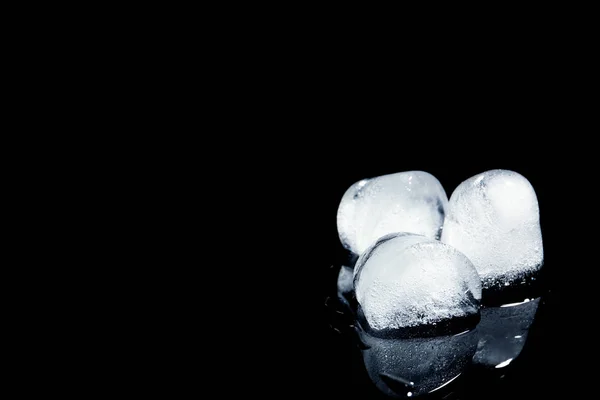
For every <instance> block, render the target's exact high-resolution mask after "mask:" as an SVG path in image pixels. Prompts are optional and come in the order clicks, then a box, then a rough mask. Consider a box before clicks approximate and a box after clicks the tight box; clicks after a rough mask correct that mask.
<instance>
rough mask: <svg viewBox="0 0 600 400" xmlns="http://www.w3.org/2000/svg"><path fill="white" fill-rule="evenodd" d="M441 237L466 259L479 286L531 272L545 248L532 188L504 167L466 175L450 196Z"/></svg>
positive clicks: (512, 279)
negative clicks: (477, 277) (466, 177)
mask: <svg viewBox="0 0 600 400" xmlns="http://www.w3.org/2000/svg"><path fill="white" fill-rule="evenodd" d="M441 240H442V242H444V243H447V244H449V245H451V246H453V247H455V248H457V249H458V250H460V251H461V252H463V253H464V254H465V255H466V256H467V257H469V259H470V260H471V261H472V262H473V265H475V268H477V272H479V275H480V276H481V279H482V282H483V287H484V288H488V287H490V286H492V285H494V284H500V285H503V284H510V283H511V282H512V281H514V280H515V279H518V278H520V277H522V276H523V275H526V274H528V273H531V272H534V271H536V270H537V269H539V268H540V267H541V264H542V261H543V258H544V250H543V246H542V234H541V230H540V218H539V206H538V201H537V197H536V195H535V191H534V190H533V187H532V186H531V184H530V183H529V181H528V180H527V179H525V178H524V177H523V176H521V175H520V174H518V173H516V172H513V171H508V170H491V171H487V172H484V173H482V174H479V175H476V176H474V177H472V178H470V179H467V180H466V181H464V182H463V183H461V184H460V185H459V186H458V187H457V188H456V189H455V190H454V192H453V193H452V196H451V197H450V202H449V204H448V214H447V215H446V219H445V221H444V228H443V232H442V238H441Z"/></svg>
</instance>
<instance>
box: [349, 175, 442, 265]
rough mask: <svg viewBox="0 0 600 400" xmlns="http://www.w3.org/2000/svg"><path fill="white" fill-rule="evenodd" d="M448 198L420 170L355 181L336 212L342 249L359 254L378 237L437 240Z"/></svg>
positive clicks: (438, 186) (431, 176) (437, 183)
mask: <svg viewBox="0 0 600 400" xmlns="http://www.w3.org/2000/svg"><path fill="white" fill-rule="evenodd" d="M447 206H448V196H447V195H446V192H445V191H444V188H443V187H442V185H441V184H440V182H439V181H438V180H437V179H436V178H435V177H434V176H433V175H431V174H429V173H427V172H423V171H408V172H399V173H396V174H390V175H382V176H378V177H376V178H372V179H363V180H361V181H359V182H356V183H355V184H353V185H352V186H350V188H349V189H348V190H347V191H346V193H345V194H344V196H343V197H342V200H341V202H340V205H339V207H338V213H337V227H338V233H339V236H340V240H341V242H342V244H343V245H344V247H346V248H347V249H349V250H350V251H352V252H353V253H355V254H357V255H360V254H361V253H362V252H363V251H364V250H365V249H366V248H367V247H369V246H370V245H371V244H373V243H374V242H375V240H377V239H379V238H380V237H382V236H384V235H387V234H388V233H393V232H413V233H417V234H420V235H424V236H427V237H429V238H432V239H439V236H440V232H441V228H442V225H443V223H444V215H445V213H446V207H447Z"/></svg>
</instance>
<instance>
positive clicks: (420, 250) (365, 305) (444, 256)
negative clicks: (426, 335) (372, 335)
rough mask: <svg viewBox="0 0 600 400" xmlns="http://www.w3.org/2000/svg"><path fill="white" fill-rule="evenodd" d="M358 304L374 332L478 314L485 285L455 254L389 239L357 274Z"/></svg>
mask: <svg viewBox="0 0 600 400" xmlns="http://www.w3.org/2000/svg"><path fill="white" fill-rule="evenodd" d="M354 288H355V294H356V299H357V301H358V303H359V305H360V307H361V308H362V312H363V313H364V317H365V319H366V321H367V322H368V324H369V327H370V328H371V329H372V330H374V331H380V330H387V329H401V328H411V327H418V326H421V325H426V324H436V323H437V322H439V321H443V320H449V319H452V318H454V317H470V316H472V315H478V314H479V303H480V301H481V281H480V278H479V275H478V274H477V271H476V270H475V267H473V264H472V263H471V261H469V259H468V258H467V257H466V256H465V255H464V254H462V253H461V252H460V251H458V250H456V249H455V248H453V247H451V246H448V245H446V244H444V243H441V242H439V241H437V240H434V239H430V238H427V237H425V236H422V235H416V234H411V233H395V234H390V235H386V236H384V237H382V238H380V239H379V240H378V241H376V242H375V244H373V245H372V246H371V247H369V248H368V249H367V250H366V251H365V252H364V253H363V254H362V255H361V256H360V257H359V259H358V261H357V262H356V266H355V269H354Z"/></svg>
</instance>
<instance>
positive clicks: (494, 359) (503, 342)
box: [473, 297, 540, 368]
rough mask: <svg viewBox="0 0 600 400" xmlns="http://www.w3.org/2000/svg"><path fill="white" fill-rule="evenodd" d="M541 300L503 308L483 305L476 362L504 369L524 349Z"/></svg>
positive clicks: (478, 326)
mask: <svg viewBox="0 0 600 400" xmlns="http://www.w3.org/2000/svg"><path fill="white" fill-rule="evenodd" d="M539 302H540V299H539V297H538V298H537V299H535V300H532V301H527V302H523V303H519V304H515V305H512V304H507V305H505V306H502V307H483V308H482V309H481V321H480V322H479V325H477V329H478V331H479V344H478V346H477V353H476V354H475V356H474V358H473V362H474V363H475V364H479V365H484V366H486V367H494V368H503V367H505V366H507V365H509V364H510V363H511V362H512V361H513V360H514V359H515V358H517V356H518V355H519V354H521V350H523V346H525V340H527V334H528V333H529V328H530V326H531V324H532V322H533V319H534V318H535V313H536V311H537V308H538V305H539Z"/></svg>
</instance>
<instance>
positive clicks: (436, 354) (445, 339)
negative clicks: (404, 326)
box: [359, 330, 478, 397]
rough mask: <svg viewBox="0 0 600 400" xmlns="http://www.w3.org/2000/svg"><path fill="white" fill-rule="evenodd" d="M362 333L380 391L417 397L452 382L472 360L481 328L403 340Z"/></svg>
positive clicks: (370, 372)
mask: <svg viewBox="0 0 600 400" xmlns="http://www.w3.org/2000/svg"><path fill="white" fill-rule="evenodd" d="M359 335H360V340H361V342H362V347H363V349H364V350H362V355H363V360H364V363H365V367H366V369H367V373H368V375H369V377H370V378H371V380H372V381H373V383H375V386H377V388H378V389H379V390H380V391H382V392H383V393H385V394H387V395H389V396H394V397H406V396H409V397H414V396H418V395H421V394H425V393H430V392H432V391H436V390H439V389H440V388H441V387H443V386H445V385H447V384H449V383H450V382H451V381H452V380H454V379H455V378H457V377H458V376H459V375H460V374H461V373H462V372H463V371H464V370H465V368H466V367H467V366H468V365H469V363H470V362H471V359H472V357H473V354H475V350H476V349H477V338H478V335H477V330H472V331H470V332H466V333H462V334H459V335H454V336H438V337H433V338H423V339H401V340H400V339H381V338H376V337H373V336H370V335H368V334H367V333H364V332H362V331H361V332H359ZM411 383H412V384H411ZM409 393H410V394H409Z"/></svg>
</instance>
